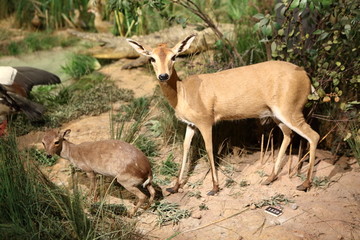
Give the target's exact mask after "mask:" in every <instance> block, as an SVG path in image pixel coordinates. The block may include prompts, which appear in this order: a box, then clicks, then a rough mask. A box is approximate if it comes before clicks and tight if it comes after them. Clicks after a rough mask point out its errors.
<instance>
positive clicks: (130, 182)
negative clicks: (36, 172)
mask: <svg viewBox="0 0 360 240" xmlns="http://www.w3.org/2000/svg"><path fill="white" fill-rule="evenodd" d="M70 132H71V130H70V129H67V130H65V131H64V132H63V133H60V132H55V131H49V132H47V133H46V134H45V136H44V138H43V140H42V143H43V145H44V148H45V150H46V152H47V154H48V155H49V156H52V155H54V154H57V155H59V156H60V157H62V158H65V159H68V160H70V161H71V163H72V164H74V165H75V166H76V167H78V168H80V169H81V170H83V171H85V172H86V175H87V176H88V177H89V178H90V180H91V185H90V191H91V192H93V193H94V194H95V193H96V173H100V174H102V175H105V176H110V177H114V178H116V180H117V181H118V182H119V183H120V184H121V185H122V186H123V187H124V188H126V189H127V190H128V191H129V192H132V193H133V194H135V195H136V196H137V197H138V198H139V201H138V203H137V204H136V206H135V207H134V208H133V209H132V210H131V211H130V213H129V215H130V216H133V215H134V214H135V212H136V210H137V209H138V208H139V207H140V206H141V204H143V203H144V202H145V200H146V198H147V196H146V195H145V194H144V193H143V192H142V191H141V190H140V188H141V187H143V188H145V187H146V188H147V190H148V191H149V193H150V199H149V202H150V204H151V203H152V201H153V200H154V196H155V189H154V188H153V186H152V183H151V182H152V178H153V177H152V171H151V167H150V162H149V160H148V159H147V157H146V156H145V155H144V154H143V153H142V152H141V151H140V150H139V149H137V148H135V147H134V146H132V145H131V144H129V143H126V142H122V141H119V140H103V141H95V142H84V143H81V144H78V145H77V144H73V143H71V142H69V141H68V140H67V139H66V138H67V137H68V136H69V134H70Z"/></svg>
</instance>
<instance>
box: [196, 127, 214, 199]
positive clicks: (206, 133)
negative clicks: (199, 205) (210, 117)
mask: <svg viewBox="0 0 360 240" xmlns="http://www.w3.org/2000/svg"><path fill="white" fill-rule="evenodd" d="M199 130H200V132H201V135H202V136H203V138H204V142H205V148H206V152H207V154H208V156H209V161H210V167H211V176H212V181H213V189H212V190H211V191H210V192H208V193H207V195H209V196H213V195H215V194H216V193H217V192H219V180H218V176H217V172H216V168H215V161H214V153H213V142H212V125H210V126H208V125H207V126H204V127H203V128H202V129H200V128H199Z"/></svg>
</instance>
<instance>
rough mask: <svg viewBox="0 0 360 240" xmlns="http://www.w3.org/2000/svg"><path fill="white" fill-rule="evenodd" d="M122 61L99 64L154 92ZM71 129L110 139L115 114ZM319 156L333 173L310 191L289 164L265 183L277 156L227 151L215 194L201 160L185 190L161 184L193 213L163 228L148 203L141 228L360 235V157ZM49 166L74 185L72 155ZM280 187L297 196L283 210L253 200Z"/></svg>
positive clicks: (319, 168) (184, 235) (26, 140)
mask: <svg viewBox="0 0 360 240" xmlns="http://www.w3.org/2000/svg"><path fill="white" fill-rule="evenodd" d="M124 61H125V60H124ZM122 64H123V62H116V63H113V64H111V65H108V66H106V67H104V68H103V69H101V70H100V71H101V72H103V73H105V74H107V75H109V76H110V78H111V79H112V80H114V81H115V83H116V85H117V86H118V87H121V88H130V89H133V90H134V91H135V95H136V97H139V96H144V95H151V94H152V93H153V89H154V87H155V85H156V81H155V80H154V79H155V78H154V77H153V76H151V75H150V74H149V71H148V70H147V69H146V68H139V69H134V70H121V68H120V67H121V65H122ZM67 128H71V129H72V133H71V138H70V140H71V141H72V142H74V143H80V142H83V141H91V140H95V139H96V140H100V139H107V138H109V137H110V135H109V134H110V129H109V114H108V113H104V114H102V115H100V116H92V117H86V116H85V117H82V118H80V119H78V120H75V121H72V122H70V123H67V124H65V125H64V126H63V127H62V129H67ZM42 134H43V133H41V132H40V133H39V132H37V133H30V134H28V135H26V136H23V137H22V138H20V139H19V142H20V144H21V145H22V146H25V145H26V146H28V145H33V144H35V145H40V141H41V137H42ZM275 155H276V154H275ZM180 157H181V152H180V149H179V151H178V154H177V156H176V158H175V160H176V161H180ZM317 159H318V160H319V163H318V164H317V165H316V167H315V176H316V177H317V178H320V179H323V178H324V177H326V178H328V181H327V182H326V184H325V185H324V186H321V187H312V188H311V189H310V191H309V192H299V191H297V190H296V186H297V185H299V184H300V183H301V180H300V178H299V177H293V178H290V177H289V175H288V173H287V171H288V165H285V167H284V169H283V171H282V173H281V175H280V177H279V179H278V180H277V181H276V182H274V183H273V184H272V185H270V186H262V185H261V182H262V181H263V180H265V178H266V177H264V176H263V174H264V173H270V172H271V168H272V160H271V159H268V160H267V162H266V163H265V164H261V162H260V161H259V153H253V154H242V155H241V156H238V155H235V156H228V157H227V158H226V160H227V162H228V163H227V164H224V163H223V164H221V166H220V167H221V169H222V171H219V179H220V187H221V191H220V192H219V194H217V195H216V196H207V195H206V193H207V192H208V191H209V190H211V188H212V182H211V175H210V174H209V173H208V169H209V167H208V164H207V162H206V161H205V160H203V159H201V160H199V161H198V162H197V164H196V166H195V169H194V171H193V172H192V173H191V175H190V176H189V178H188V183H193V184H188V185H185V186H184V188H183V190H182V191H181V192H180V193H177V194H173V195H166V193H165V188H166V187H168V186H160V187H161V188H162V189H163V192H164V194H165V197H164V199H163V200H162V201H167V202H174V203H179V204H180V206H181V208H182V209H188V210H191V211H192V216H191V217H189V218H187V219H183V220H181V221H180V223H179V224H177V225H172V224H170V225H165V226H161V227H160V226H158V224H157V217H156V215H155V214H154V213H152V212H151V211H145V212H144V211H143V210H141V211H140V213H141V214H140V215H138V216H136V217H135V218H136V219H137V220H138V229H139V230H140V231H141V232H142V233H143V234H144V235H145V236H146V237H147V238H149V239H167V238H171V237H173V238H172V239H179V240H186V239H189V240H190V239H212V240H217V239H276V240H280V239H284V240H291V239H294V240H295V239H309V240H313V239H315V240H316V239H319V240H328V239H330V240H331V239H334V240H341V239H360V214H359V213H360V190H359V186H360V185H359V184H360V167H359V165H358V163H357V162H356V160H355V159H352V158H347V157H341V158H340V159H338V160H337V161H335V160H334V157H333V156H331V154H330V153H329V152H326V151H322V150H318V152H317ZM159 161H161V159H159ZM292 162H293V164H292V166H293V167H294V165H295V163H296V162H297V157H296V156H293V157H292ZM306 169H307V166H306V165H305V166H304V167H303V169H302V173H306ZM45 171H46V172H47V173H48V175H49V176H50V178H51V179H52V180H53V181H54V182H56V183H58V184H61V185H65V186H66V185H68V182H69V179H70V171H69V163H68V161H66V160H63V159H60V160H59V162H58V163H57V164H56V165H55V166H54V167H52V168H47V169H46V170H45ZM224 173H226V176H225V175H224ZM228 177H231V179H233V180H234V185H232V186H229V187H227V186H226V185H227V179H228ZM172 180H175V179H172ZM240 182H243V183H245V182H246V183H247V184H248V186H240ZM80 183H81V184H84V189H85V190H86V189H87V187H89V183H88V182H87V181H86V178H85V177H84V178H83V179H82V180H81V181H80ZM194 183H200V184H194ZM194 185H196V186H195V187H194V188H193V186H194ZM114 187H116V186H114ZM197 191H199V192H200V195H201V196H200V197H199V198H196V197H194V196H192V195H194V194H192V193H194V192H197ZM277 194H283V195H284V196H285V198H286V199H288V200H290V201H291V203H289V204H286V205H282V208H283V214H282V215H281V216H279V217H275V216H272V215H270V214H268V213H265V212H264V209H265V207H262V208H255V207H254V205H252V204H254V203H259V202H261V201H262V200H265V199H270V198H271V197H273V196H275V195H277ZM198 195H199V194H198ZM132 199H133V198H132V197H129V198H125V199H121V198H118V197H116V196H111V197H109V199H108V201H109V202H114V203H124V204H125V205H127V206H129V207H131V206H132V204H133V201H132ZM248 205H250V206H251V205H252V207H251V208H252V209H250V208H249V207H246V206H248ZM199 206H203V208H204V206H205V207H207V208H208V210H200V207H199Z"/></svg>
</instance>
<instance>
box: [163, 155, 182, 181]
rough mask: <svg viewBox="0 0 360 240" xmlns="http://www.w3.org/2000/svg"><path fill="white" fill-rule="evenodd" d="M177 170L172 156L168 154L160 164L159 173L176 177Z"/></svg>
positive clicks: (177, 165)
mask: <svg viewBox="0 0 360 240" xmlns="http://www.w3.org/2000/svg"><path fill="white" fill-rule="evenodd" d="M178 170H179V164H178V163H176V162H174V156H173V154H169V155H168V157H167V159H166V160H165V161H163V162H162V163H161V166H160V168H159V172H160V174H161V175H165V176H176V175H177V173H178Z"/></svg>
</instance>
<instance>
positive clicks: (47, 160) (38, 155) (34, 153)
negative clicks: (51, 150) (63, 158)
mask: <svg viewBox="0 0 360 240" xmlns="http://www.w3.org/2000/svg"><path fill="white" fill-rule="evenodd" d="M26 154H29V157H30V158H31V159H34V160H35V161H37V162H39V163H40V164H41V165H45V166H53V165H54V164H55V163H56V161H57V160H58V159H59V157H58V156H52V157H48V156H47V154H46V153H45V151H44V150H39V149H37V148H34V147H32V148H30V149H28V150H27V151H26Z"/></svg>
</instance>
